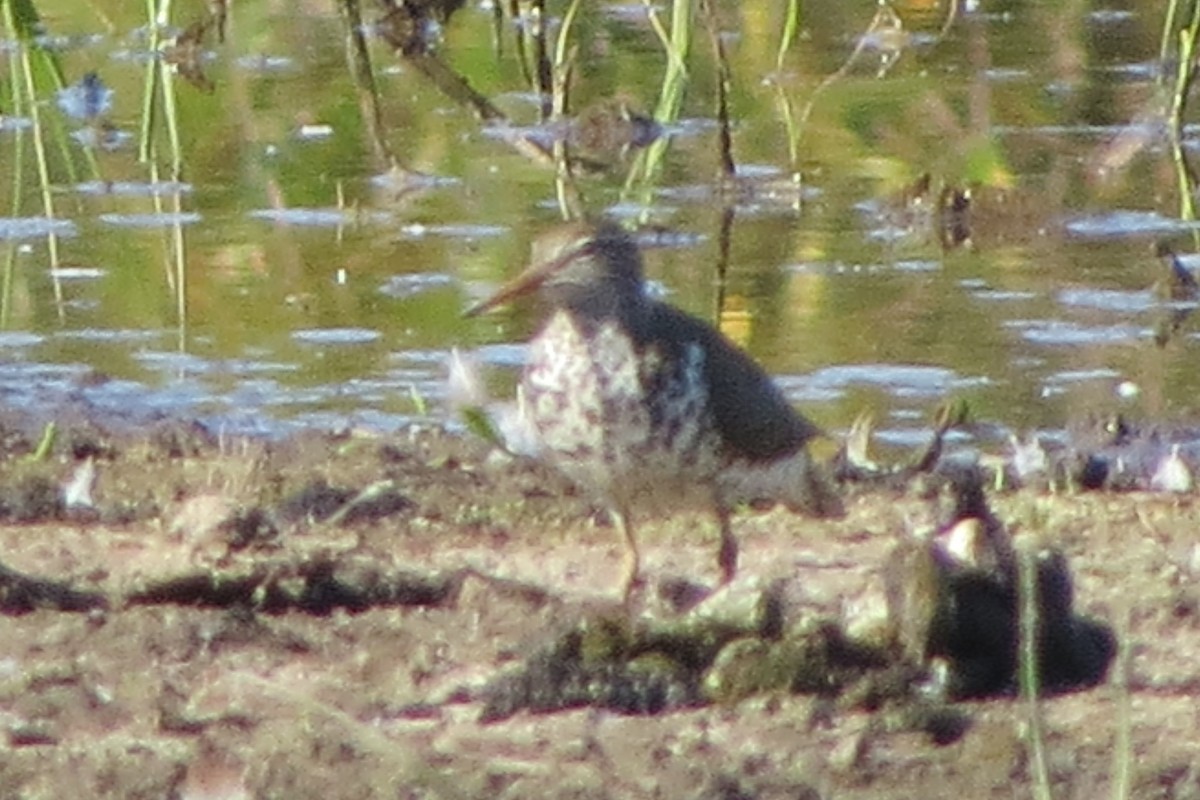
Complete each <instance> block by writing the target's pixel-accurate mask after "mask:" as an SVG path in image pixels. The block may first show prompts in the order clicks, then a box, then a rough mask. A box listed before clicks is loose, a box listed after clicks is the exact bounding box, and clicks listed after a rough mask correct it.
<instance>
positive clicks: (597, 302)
mask: <svg viewBox="0 0 1200 800" xmlns="http://www.w3.org/2000/svg"><path fill="white" fill-rule="evenodd" d="M533 291H539V292H540V293H541V295H542V297H543V298H544V299H545V300H546V301H547V302H549V303H550V304H551V305H553V306H559V307H567V308H573V309H576V310H579V311H585V312H591V313H595V314H610V313H622V312H623V311H624V310H627V309H628V307H629V306H632V305H637V304H639V303H641V301H642V297H643V294H642V257H641V254H640V253H639V252H638V248H637V244H636V243H635V242H634V240H633V238H632V237H631V236H630V235H629V234H628V233H627V232H626V231H625V230H624V229H622V228H621V227H619V226H618V225H616V224H614V223H609V222H604V223H599V224H594V223H585V222H575V223H569V224H567V225H562V226H560V227H557V228H555V229H553V230H551V231H548V232H546V233H544V234H542V235H541V236H539V237H538V238H537V240H535V241H534V243H533V257H532V261H531V263H530V265H529V266H528V267H527V268H526V269H525V270H524V271H523V272H522V273H521V274H520V275H518V276H517V277H516V278H514V279H513V280H511V281H509V282H508V283H507V284H505V285H504V286H502V287H500V289H499V290H498V291H497V292H496V293H495V294H493V295H492V296H491V297H489V298H488V299H486V300H484V301H483V302H481V303H479V304H477V305H475V306H473V307H472V308H470V309H469V310H468V311H467V316H469V317H473V316H477V315H479V314H483V313H485V312H487V311H490V310H491V309H493V308H496V307H498V306H501V305H503V304H505V303H507V302H509V301H511V300H514V299H516V298H518V297H522V296H524V295H527V294H529V293H531V292H533Z"/></svg>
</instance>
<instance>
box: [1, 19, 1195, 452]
mask: <svg viewBox="0 0 1200 800" xmlns="http://www.w3.org/2000/svg"><path fill="white" fill-rule="evenodd" d="M390 5H392V6H395V8H394V9H393V11H392V13H391V14H390V15H386V14H385V10H386V8H387V7H388V6H389V4H388V3H370V4H367V5H364V6H363V7H361V8H359V7H358V6H357V3H354V2H348V1H344V2H335V0H322V1H321V2H314V1H312V0H310V1H309V2H299V3H296V2H290V1H289V2H271V1H270V0H259V1H255V0H240V1H239V2H238V3H236V4H230V5H229V6H228V7H227V8H226V7H225V6H224V5H223V4H222V3H218V2H211V3H209V4H202V3H200V2H176V3H174V4H173V6H172V7H171V8H170V9H169V15H168V14H167V11H168V10H167V9H161V12H162V16H161V18H158V19H155V20H151V19H150V18H148V10H147V8H146V7H145V6H143V5H142V4H137V3H128V2H105V1H104V0H93V2H89V3H80V2H68V0H53V1H50V0H47V1H46V2H37V3H34V2H30V0H22V1H21V2H18V1H17V0H13V1H12V2H9V3H7V4H6V5H5V10H6V19H5V20H4V30H3V38H2V39H0V72H3V76H2V77H0V103H2V105H0V215H2V216H0V248H3V250H4V251H5V253H6V261H5V269H4V273H3V287H2V289H3V298H2V299H3V304H2V306H0V398H2V399H3V402H4V403H5V404H7V406H8V407H10V408H19V409H24V410H32V411H34V412H37V413H39V414H45V415H52V414H54V413H56V410H60V409H63V408H68V407H69V408H72V409H76V410H79V409H82V410H84V411H85V412H86V413H89V414H93V415H95V416H96V417H97V418H99V419H102V420H103V419H105V418H106V417H107V418H111V419H123V420H128V421H130V422H133V423H138V422H140V421H143V420H146V419H150V418H154V417H155V416H158V415H163V414H166V415H171V416H180V417H197V418H199V419H201V420H204V421H206V422H208V423H210V424H212V425H213V426H214V427H216V428H220V429H223V430H226V431H230V432H234V431H252V432H259V433H265V434H277V433H282V432H286V431H287V430H290V429H293V428H295V427H304V426H319V427H345V426H369V427H373V428H379V429H384V430H391V429H395V428H397V427H399V426H401V425H404V424H407V423H409V422H412V421H429V422H441V421H443V420H444V417H445V412H444V411H443V410H442V407H441V403H440V401H441V397H442V393H443V391H444V388H443V387H444V383H443V382H444V375H445V367H444V365H445V360H446V355H447V353H448V352H449V349H450V348H451V347H453V346H457V347H460V348H465V349H468V350H471V351H474V352H476V353H477V355H478V356H479V358H480V359H481V360H482V361H483V362H484V363H485V364H489V365H491V366H493V367H494V370H493V373H492V379H491V380H492V381H493V387H492V388H493V389H494V390H495V391H496V393H497V394H500V395H503V394H505V393H506V392H510V391H511V387H512V385H513V383H514V381H515V373H516V369H517V368H518V366H519V364H520V362H521V359H522V358H523V349H522V347H521V346H520V343H521V342H522V341H524V339H525V338H526V337H527V335H528V334H529V333H530V331H531V330H532V328H533V325H534V324H535V322H536V321H535V319H533V318H532V316H531V309H529V308H525V307H519V308H515V309H508V310H505V311H503V312H500V313H498V314H494V315H491V316H487V317H484V318H481V319H473V320H464V319H462V316H461V312H462V310H463V309H464V308H465V307H466V306H467V305H468V304H469V303H470V301H471V300H473V299H477V298H479V297H480V296H482V295H484V294H485V293H487V292H488V291H489V290H490V289H492V288H494V287H495V286H496V285H497V283H498V282H500V281H502V280H504V279H505V278H506V277H509V276H511V275H513V274H514V273H515V272H516V271H517V270H518V269H520V268H521V266H522V265H523V264H524V263H525V261H526V259H527V257H528V247H529V242H530V240H531V239H532V238H533V237H535V236H536V235H537V234H538V233H539V232H541V231H543V230H545V229H546V228H547V227H549V226H551V225H553V224H555V222H556V221H558V220H560V219H561V218H562V210H561V203H560V198H561V196H562V194H563V190H562V187H561V186H559V185H557V184H556V172H557V171H556V169H555V166H554V164H553V163H552V162H550V161H548V160H546V159H544V158H539V157H538V155H539V153H545V152H549V151H550V150H552V149H553V144H554V143H555V142H563V141H565V142H566V144H567V145H568V146H569V147H570V148H571V149H572V151H573V155H576V156H582V157H584V158H585V159H586V161H581V162H578V163H577V165H576V168H575V169H574V173H575V179H574V181H573V183H572V185H571V186H569V187H568V189H567V191H568V193H570V194H572V195H573V196H574V202H575V203H576V204H577V206H578V207H580V208H583V209H585V210H586V211H587V212H588V213H591V214H596V215H599V214H609V215H612V216H615V217H617V218H619V219H622V220H624V221H626V222H627V223H628V224H629V225H630V226H631V227H638V228H639V229H640V230H641V238H642V241H643V243H644V244H645V245H646V249H645V254H646V260H647V270H648V273H649V275H650V277H651V278H653V280H654V281H655V287H656V289H657V290H659V291H662V292H663V293H664V294H665V296H666V297H667V298H668V299H669V301H670V302H672V303H675V304H677V305H679V306H681V307H683V308H685V309H687V310H689V311H690V312H692V313H695V314H697V315H699V316H701V317H704V318H706V319H708V320H710V321H713V322H714V323H716V324H718V325H720V327H721V328H722V329H723V330H724V331H725V333H726V334H728V335H729V336H730V337H732V338H733V339H734V340H736V341H738V342H739V343H740V344H742V345H743V346H745V347H746V348H747V349H748V350H749V351H750V352H751V353H752V354H753V355H754V356H755V357H756V358H757V359H759V360H760V361H761V362H762V363H763V364H764V365H765V366H766V367H767V368H768V369H769V370H770V371H771V372H772V373H773V374H774V375H776V376H777V377H778V379H779V381H780V382H781V384H782V385H783V387H784V388H785V391H786V392H787V393H788V395H789V397H791V398H792V399H793V400H794V401H795V402H796V403H797V404H798V405H799V406H800V407H802V408H803V410H804V411H805V412H806V413H807V414H808V415H809V416H811V417H813V418H814V419H815V420H817V421H818V422H819V423H820V424H822V425H823V426H825V427H826V428H828V429H831V430H834V431H844V430H845V429H846V428H848V427H849V425H850V423H851V422H852V421H853V420H854V419H855V417H857V416H858V415H859V414H860V413H861V412H863V411H864V410H868V409H869V410H872V411H873V412H874V414H875V416H876V418H877V420H878V430H879V436H880V439H881V440H882V441H884V442H885V443H886V442H891V443H895V444H898V445H903V446H909V445H911V444H915V443H917V442H919V441H921V440H922V437H923V436H924V432H925V431H927V430H928V427H929V419H930V415H931V413H932V412H933V409H934V408H935V407H936V406H937V405H939V404H940V403H942V402H944V401H946V400H948V399H961V400H965V401H967V403H968V404H969V406H970V408H971V410H972V414H973V415H974V418H975V419H977V420H978V421H980V422H982V423H985V425H984V426H983V427H982V428H980V429H979V431H978V435H980V436H981V441H982V443H984V444H985V445H986V444H987V443H988V440H998V439H999V438H1001V437H1003V436H1005V435H1007V433H1008V432H1010V431H1025V430H1029V429H1038V430H1043V431H1054V430H1058V429H1062V428H1063V427H1064V426H1066V425H1067V424H1068V421H1069V420H1071V419H1072V418H1073V417H1076V416H1079V415H1081V414H1084V413H1086V412H1088V411H1098V412H1102V413H1104V412H1108V411H1111V410H1116V409H1124V410H1126V412H1127V413H1133V414H1139V415H1145V416H1149V417H1154V418H1163V417H1166V418H1173V419H1186V418H1189V417H1190V416H1194V415H1195V411H1196V408H1195V405H1196V399H1195V398H1196V397H1197V396H1198V390H1200V376H1198V375H1197V370H1196V369H1194V364H1195V362H1194V361H1193V360H1192V359H1194V358H1195V357H1196V353H1197V348H1198V347H1200V341H1198V336H1200V334H1198V331H1200V327H1197V326H1196V325H1194V324H1193V320H1191V318H1190V314H1189V312H1190V310H1191V308H1192V306H1193V303H1192V299H1191V298H1190V297H1188V296H1176V297H1174V298H1172V297H1171V296H1170V294H1169V293H1164V292H1161V291H1155V285H1156V284H1158V285H1160V286H1161V285H1162V284H1163V282H1164V281H1165V279H1166V278H1167V276H1168V274H1169V273H1168V270H1167V269H1166V267H1164V265H1163V262H1162V260H1161V259H1159V258H1157V257H1156V256H1155V253H1154V245H1155V244H1157V243H1162V242H1167V243H1169V244H1170V245H1171V246H1172V247H1173V248H1174V249H1175V250H1177V251H1178V252H1180V253H1181V263H1182V265H1183V266H1184V267H1190V266H1191V265H1192V264H1193V259H1192V258H1191V256H1190V255H1189V253H1191V252H1192V251H1193V250H1195V249H1196V243H1195V236H1196V235H1197V234H1196V232H1197V228H1196V226H1195V224H1194V223H1193V222H1192V221H1190V218H1191V211H1190V201H1191V196H1192V184H1191V176H1190V165H1189V164H1188V159H1190V158H1194V157H1195V154H1194V151H1195V148H1196V144H1197V141H1196V129H1195V128H1194V127H1193V126H1190V125H1186V124H1181V125H1179V126H1178V127H1176V128H1172V125H1171V117H1170V109H1171V98H1172V93H1173V89H1174V85H1175V80H1176V77H1175V74H1176V70H1177V65H1176V64H1175V63H1174V61H1173V52H1174V51H1173V49H1172V48H1173V47H1174V44H1173V43H1174V41H1175V38H1174V36H1173V35H1172V36H1171V37H1169V38H1170V42H1169V44H1170V46H1169V47H1168V48H1166V50H1165V51H1164V49H1163V48H1162V47H1161V43H1160V40H1161V37H1162V35H1163V31H1164V25H1165V17H1166V14H1167V13H1168V4H1167V3H1165V2H1125V3H1119V2H1114V3H1110V4H1094V3H1080V2H1066V3H1064V2H1060V1H1059V0H1053V1H1051V0H1030V1H1029V2H971V3H960V4H959V5H958V7H956V8H950V7H948V6H947V4H946V3H937V2H927V1H925V0H909V1H908V2H901V1H899V0H898V1H897V2H894V3H892V4H890V5H877V4H875V3H868V2H861V3H845V2H842V0H813V1H812V2H807V3H804V4H802V7H801V16H800V18H799V28H798V30H797V36H796V38H795V41H793V42H792V43H791V44H790V46H789V47H787V49H786V52H783V53H782V54H780V52H779V50H780V41H781V35H782V31H784V30H785V28H786V20H787V14H788V3H787V2H786V0H764V1H763V2H753V3H748V2H730V1H729V0H713V2H712V3H711V12H712V14H711V18H710V17H709V16H706V14H705V13H704V12H705V11H706V10H708V8H709V4H704V3H700V4H691V3H687V2H680V3H676V4H675V5H674V6H670V5H664V4H660V5H658V6H655V7H654V8H655V9H656V12H657V16H656V17H655V18H653V19H652V18H651V15H649V14H648V12H647V6H644V5H642V4H640V3H612V2H586V3H581V4H579V8H578V15H577V16H576V17H575V18H574V19H573V21H572V23H571V25H570V27H569V29H568V30H567V35H566V37H565V39H566V44H567V45H568V46H569V47H570V48H574V49H573V51H572V52H573V54H574V61H573V69H572V72H571V76H570V78H569V81H568V84H567V85H569V87H570V92H569V100H570V108H569V112H570V113H569V115H568V117H569V120H566V119H565V120H558V121H545V120H544V119H543V118H542V116H543V115H542V112H543V98H542V96H541V95H540V94H539V93H538V91H536V89H537V85H538V80H537V76H538V69H537V67H538V62H537V58H536V56H537V55H538V50H537V48H538V41H537V39H536V38H534V37H533V34H535V33H537V32H538V31H539V30H542V31H544V32H545V33H546V34H547V38H546V45H547V47H548V48H549V49H550V50H551V51H553V49H554V48H555V47H556V46H557V43H558V41H557V40H558V36H559V33H560V31H562V29H563V28H562V26H563V21H564V15H566V14H567V9H568V4H567V3H565V2H563V3H558V2H551V3H550V4H549V5H548V6H546V7H545V8H544V12H541V13H539V9H540V8H541V7H540V6H537V5H535V6H527V5H525V4H519V5H518V4H513V6H510V5H509V4H508V3H505V5H504V6H503V7H502V8H496V7H494V6H492V5H491V4H490V3H488V2H483V3H479V2H470V3H466V4H462V5H461V7H458V8H455V9H454V10H453V13H450V14H447V13H446V9H444V8H442V9H432V10H429V13H428V15H427V16H425V15H424V11H425V9H424V7H423V6H422V4H419V3H416V2H410V4H408V5H405V4H401V3H399V2H398V0H397V2H396V3H393V4H390ZM452 5H455V6H457V5H458V4H452ZM513 7H515V8H516V9H517V14H516V15H515V16H514V15H513ZM682 8H687V9H690V10H691V12H692V14H693V16H692V20H691V21H692V25H693V26H694V31H693V33H692V36H691V47H690V52H688V53H687V55H686V66H687V72H686V83H685V84H684V86H683V89H682V92H681V93H680V94H679V103H680V105H679V111H678V114H677V115H676V116H674V118H671V119H665V120H664V121H663V122H662V123H661V126H658V125H653V124H652V123H649V122H647V121H645V120H644V119H643V117H641V116H637V115H636V114H637V113H640V114H645V115H647V118H648V117H649V116H650V115H653V114H654V113H655V111H656V109H660V113H661V108H662V106H661V105H660V96H661V95H662V94H663V92H664V81H665V80H666V78H665V74H666V72H667V69H668V65H669V63H670V57H669V56H668V53H667V49H666V48H665V46H664V43H663V42H662V41H661V40H660V38H659V36H658V35H657V34H656V32H655V25H654V23H655V21H656V20H657V22H658V23H659V24H661V25H662V26H663V27H664V29H669V28H670V26H671V25H672V23H673V22H674V21H676V17H677V15H679V14H680V13H681V9H682ZM397 9H398V10H397ZM402 13H403V15H404V16H403V17H402V18H401V17H398V16H397V15H399V14H402ZM1183 22H1184V21H1182V20H1181V21H1178V22H1177V23H1174V24H1175V25H1176V26H1178V25H1180V24H1182V23H1183ZM710 27H711V28H714V29H715V30H716V33H717V36H716V37H715V40H716V41H719V42H720V44H721V45H722V49H723V51H724V53H725V55H726V56H727V59H728V61H727V64H726V67H727V69H728V76H729V79H728V81H727V86H728V97H727V102H728V107H729V112H730V118H731V122H732V125H731V129H730V132H731V136H732V156H733V160H734V163H735V165H736V170H737V173H736V179H735V180H721V178H720V174H721V168H722V161H721V148H720V146H719V145H720V132H721V126H720V124H719V120H718V113H717V108H718V99H719V94H718V89H719V87H720V85H721V81H720V77H719V76H720V71H719V67H720V64H719V63H718V60H717V58H716V56H715V48H714V46H713V41H714V39H713V37H710V36H709V30H710ZM404 37H411V41H410V40H409V39H405V38H404ZM1164 56H1165V57H1164ZM463 87H468V88H467V89H464V88H463ZM1179 96H1181V97H1182V96H1185V95H1179ZM614 109H616V110H615V111H614ZM1184 109H1185V110H1186V104H1185V105H1184ZM630 113H635V115H634V116H633V117H630V116H629V114H630ZM596 120H598V122H597V121H596ZM614 120H616V124H613V121H614ZM630 120H632V122H631V121H630ZM622 124H629V125H633V126H634V127H633V129H632V130H633V131H634V133H633V135H632V139H633V141H631V140H630V138H631V137H630V135H629V133H628V131H627V130H626V129H625V128H622V127H621V125H622ZM610 129H611V130H610ZM612 130H616V131H617V133H616V134H613V133H612ZM597 131H598V132H597ZM623 131H624V133H623ZM1173 131H1174V133H1175V134H1176V135H1175V138H1174V139H1173V138H1172V132H1173ZM655 135H660V138H659V139H658V142H657V143H656V145H655V146H656V147H657V148H659V149H658V150H657V151H656V152H655V153H654V157H657V158H659V159H661V160H660V161H658V162H657V166H656V168H655V169H649V168H647V161H648V160H649V157H650V155H649V153H650V151H647V150H646V149H643V148H641V147H639V145H642V144H644V143H645V142H644V141H641V139H649V138H653V137H654V136H655ZM614 140H615V141H614ZM531 143H533V144H531ZM1172 144H1174V145H1175V147H1174V148H1173V147H1172ZM538 147H540V148H542V149H541V151H537V152H531V148H532V150H534V151H536V150H537V148H538Z"/></svg>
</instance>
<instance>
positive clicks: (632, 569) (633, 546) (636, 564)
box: [612, 506, 642, 603]
mask: <svg viewBox="0 0 1200 800" xmlns="http://www.w3.org/2000/svg"><path fill="white" fill-rule="evenodd" d="M612 521H613V525H615V526H616V527H617V531H618V532H620V534H621V542H622V544H623V545H624V547H625V552H624V553H623V554H622V556H621V600H622V601H624V602H626V603H628V602H629V596H630V595H631V594H632V593H633V587H634V586H635V585H636V584H637V580H638V573H639V572H640V571H641V568H642V557H641V553H639V552H638V545H637V539H635V538H634V535H633V524H632V522H631V521H630V519H629V512H628V511H627V510H626V509H624V508H618V507H615V506H614V507H613V509H612Z"/></svg>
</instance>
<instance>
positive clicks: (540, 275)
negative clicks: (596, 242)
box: [463, 248, 580, 317]
mask: <svg viewBox="0 0 1200 800" xmlns="http://www.w3.org/2000/svg"><path fill="white" fill-rule="evenodd" d="M579 253H580V250H579V249H576V248H571V249H570V250H568V251H567V252H565V253H561V254H559V256H558V257H557V258H552V259H550V260H549V261H543V262H541V263H535V264H530V265H529V266H528V267H527V268H526V269H525V270H524V271H523V272H522V273H521V274H520V275H518V276H517V277H515V278H513V279H512V280H511V281H509V282H508V283H506V284H504V285H503V286H501V287H500V288H499V289H498V290H497V291H496V293H495V294H494V295H492V296H491V297H489V298H488V299H486V300H483V301H482V302H479V303H476V304H475V305H473V306H471V307H470V308H468V309H467V310H466V312H465V313H464V314H463V316H464V317H477V316H479V315H480V314H486V313H487V312H488V311H491V310H492V309H493V308H496V307H497V306H502V305H504V304H505V303H507V302H508V301H510V300H512V299H514V298H517V297H521V296H523V295H526V294H529V293H530V292H533V291H536V290H537V288H538V287H539V286H541V285H542V284H543V283H545V282H546V280H547V279H548V278H549V277H550V276H551V275H553V274H554V273H556V272H558V271H559V270H560V269H562V268H563V267H565V266H566V265H567V264H568V263H570V261H571V259H573V258H575V257H576V256H578V255H579Z"/></svg>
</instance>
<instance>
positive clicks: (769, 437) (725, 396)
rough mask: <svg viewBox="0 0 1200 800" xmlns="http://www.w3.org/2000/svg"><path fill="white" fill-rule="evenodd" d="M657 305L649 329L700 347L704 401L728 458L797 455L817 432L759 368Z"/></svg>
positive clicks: (719, 338) (705, 329)
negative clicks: (706, 391) (706, 387)
mask: <svg viewBox="0 0 1200 800" xmlns="http://www.w3.org/2000/svg"><path fill="white" fill-rule="evenodd" d="M656 306H657V307H656V309H655V313H654V317H655V318H656V321H655V323H654V324H653V327H655V328H657V329H659V330H660V331H662V332H667V331H669V333H667V334H666V335H665V336H662V337H661V338H660V341H664V340H665V341H669V342H670V347H672V348H679V349H682V348H683V347H684V346H686V344H687V343H688V342H696V343H698V344H699V345H700V346H701V347H702V348H703V349H704V352H705V359H704V368H705V376H706V378H707V379H708V382H709V386H710V391H709V403H710V405H711V408H712V411H713V416H714V417H715V418H716V424H717V429H718V430H719V431H720V434H721V437H722V439H723V440H724V442H725V446H726V447H728V448H729V450H730V453H731V455H734V456H740V457H742V458H747V459H751V460H759V459H761V460H769V459H774V458H778V457H780V456H783V455H787V454H789V453H794V452H796V451H797V450H799V449H800V448H801V447H803V446H804V444H805V443H806V442H807V441H808V440H809V439H812V438H813V437H815V436H818V435H820V434H821V429H820V428H818V427H817V426H816V425H814V424H813V423H811V422H809V421H808V420H807V419H805V418H804V417H803V416H802V415H801V414H800V413H799V412H797V411H796V410H795V409H794V408H792V406H791V404H789V403H788V401H787V398H785V397H784V396H783V392H782V391H780V389H779V387H778V386H777V385H776V384H775V382H774V381H773V380H771V378H770V376H769V375H767V373H766V372H764V371H763V369H762V367H760V366H759V365H758V364H756V363H755V362H754V360H753V359H751V358H750V356H748V355H747V354H746V353H744V352H743V351H742V350H740V349H738V348H737V347H736V346H735V345H734V344H733V343H732V342H730V341H729V340H728V339H726V338H725V337H724V336H723V335H721V333H720V332H719V331H717V330H716V329H715V328H713V327H712V326H710V325H709V324H708V323H706V322H704V321H702V320H699V319H696V318H695V317H692V316H690V315H688V314H686V313H684V312H682V311H680V310H678V309H676V308H672V307H671V306H668V305H665V304H656ZM656 338H658V337H656Z"/></svg>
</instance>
